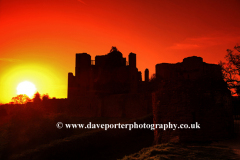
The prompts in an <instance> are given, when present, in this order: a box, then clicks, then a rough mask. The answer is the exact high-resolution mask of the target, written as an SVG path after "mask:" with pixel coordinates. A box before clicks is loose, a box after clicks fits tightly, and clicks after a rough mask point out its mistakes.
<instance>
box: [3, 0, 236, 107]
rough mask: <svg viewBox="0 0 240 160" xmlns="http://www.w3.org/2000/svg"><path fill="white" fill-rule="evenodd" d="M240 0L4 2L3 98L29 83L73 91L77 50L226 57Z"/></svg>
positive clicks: (58, 92)
mask: <svg viewBox="0 0 240 160" xmlns="http://www.w3.org/2000/svg"><path fill="white" fill-rule="evenodd" d="M239 8H240V1H239V0H222V1H218V0H198V1H197V0H149V1H147V0H112V1H110V0H0V88H1V89H0V103H7V102H9V101H10V100H11V98H12V97H13V96H16V95H17V90H16V88H17V85H18V84H19V83H20V82H23V81H26V80H27V81H30V82H32V83H33V84H35V86H36V88H37V90H38V91H39V92H40V94H45V93H48V94H49V96H50V97H57V98H66V97H67V75H68V72H73V73H74V71H75V54H76V53H82V52H86V53H88V54H90V55H91V56H92V60H94V58H95V56H96V55H103V54H107V53H109V51H110V49H111V47H112V46H116V47H117V48H118V49H119V51H121V52H122V53H123V55H124V57H127V56H128V54H129V53H130V52H133V53H136V54H137V67H138V69H139V70H140V71H144V69H145V68H148V69H149V70H150V74H153V73H154V72H155V65H156V64H157V63H162V62H168V63H176V62H181V61H182V59H183V58H185V57H188V56H194V55H195V56H201V57H203V60H204V61H205V62H207V63H218V62H219V61H220V60H224V56H225V55H226V53H227V52H226V49H232V48H233V47H234V46H235V45H236V44H240V21H239V19H240V9H239Z"/></svg>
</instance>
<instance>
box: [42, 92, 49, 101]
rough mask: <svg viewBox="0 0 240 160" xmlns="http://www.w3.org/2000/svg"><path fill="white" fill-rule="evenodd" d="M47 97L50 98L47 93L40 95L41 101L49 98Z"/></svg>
mask: <svg viewBox="0 0 240 160" xmlns="http://www.w3.org/2000/svg"><path fill="white" fill-rule="evenodd" d="M49 99H50V97H49V95H48V94H43V96H42V101H43V102H45V101H47V100H49Z"/></svg>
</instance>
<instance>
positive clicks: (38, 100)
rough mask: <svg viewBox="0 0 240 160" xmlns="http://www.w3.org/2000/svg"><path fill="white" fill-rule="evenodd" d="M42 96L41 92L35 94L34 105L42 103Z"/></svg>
mask: <svg viewBox="0 0 240 160" xmlns="http://www.w3.org/2000/svg"><path fill="white" fill-rule="evenodd" d="M41 101H42V100H41V95H40V93H39V92H36V93H35V94H34V97H33V102H34V103H41Z"/></svg>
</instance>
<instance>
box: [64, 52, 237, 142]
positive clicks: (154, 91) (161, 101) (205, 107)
mask: <svg viewBox="0 0 240 160" xmlns="http://www.w3.org/2000/svg"><path fill="white" fill-rule="evenodd" d="M136 64H137V63H136V54H134V53H130V54H129V57H128V62H127V61H126V58H123V56H122V53H121V52H120V51H118V50H117V48H116V47H112V49H111V51H110V53H108V54H107V55H102V56H96V57H95V61H94V60H91V56H90V55H89V54H87V53H81V54H76V68H75V76H74V75H73V73H68V106H69V110H74V112H75V113H76V114H78V115H80V116H83V117H130V118H135V117H141V116H145V115H147V114H150V113H152V114H153V121H154V123H155V124H164V123H169V122H171V123H175V124H192V123H195V122H198V123H200V125H201V127H202V128H201V129H198V130H197V129H188V130H187V129H185V130H180V129H178V130H175V131H173V130H170V129H169V130H167V131H163V130H162V129H156V130H155V131H154V137H155V143H161V142H169V141H171V140H172V139H179V140H180V141H208V140H209V141H210V140H218V139H221V138H226V137H229V136H230V135H231V134H232V131H233V116H232V107H231V93H230V91H229V90H228V89H227V84H226V82H224V80H223V76H222V72H221V67H220V66H219V65H216V64H209V63H205V62H203V59H202V58H201V57H197V56H192V57H187V58H184V59H183V62H179V63H175V64H170V63H160V64H157V65H156V73H155V77H153V78H152V79H151V80H149V70H148V69H146V70H145V81H142V74H141V72H140V71H138V69H137V67H136Z"/></svg>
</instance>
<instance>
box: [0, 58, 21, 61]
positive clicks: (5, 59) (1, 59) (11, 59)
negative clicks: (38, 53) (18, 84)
mask: <svg viewBox="0 0 240 160" xmlns="http://www.w3.org/2000/svg"><path fill="white" fill-rule="evenodd" d="M0 61H5V62H21V60H19V59H13V58H0Z"/></svg>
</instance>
